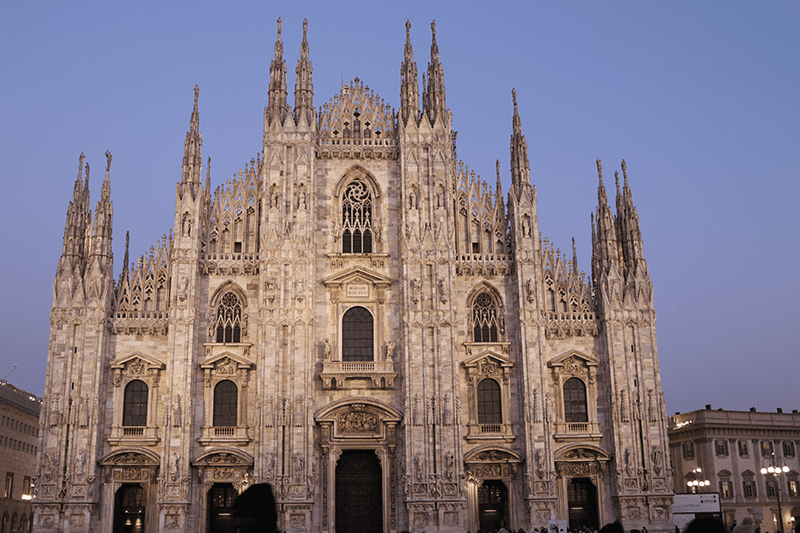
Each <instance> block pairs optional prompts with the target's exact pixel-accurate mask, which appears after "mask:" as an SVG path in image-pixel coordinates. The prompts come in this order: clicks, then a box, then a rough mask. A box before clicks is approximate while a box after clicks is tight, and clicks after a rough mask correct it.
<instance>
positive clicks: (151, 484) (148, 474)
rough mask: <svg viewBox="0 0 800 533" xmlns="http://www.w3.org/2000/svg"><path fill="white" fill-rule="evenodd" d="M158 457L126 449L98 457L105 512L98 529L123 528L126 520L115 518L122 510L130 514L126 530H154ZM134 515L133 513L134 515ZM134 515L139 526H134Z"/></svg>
mask: <svg viewBox="0 0 800 533" xmlns="http://www.w3.org/2000/svg"><path fill="white" fill-rule="evenodd" d="M160 463H161V458H160V457H159V456H158V455H156V454H155V453H153V452H151V451H150V450H144V449H139V448H126V449H122V450H119V451H117V452H113V453H110V454H108V455H106V456H105V457H103V458H102V459H101V460H100V465H101V466H102V467H103V469H104V471H105V472H104V476H105V479H108V480H110V481H111V482H110V483H103V489H102V490H103V495H102V501H103V502H104V504H103V505H104V507H105V510H106V512H104V513H103V516H104V518H103V521H102V524H101V526H102V527H101V529H102V530H103V531H114V532H115V533H116V532H117V531H123V530H124V529H125V528H124V525H125V521H124V520H123V522H122V523H121V524H119V523H117V520H118V519H119V517H120V516H121V515H119V514H118V511H119V512H121V513H123V514H124V510H125V509H128V510H129V511H134V512H132V513H128V514H129V515H130V516H131V517H132V521H131V524H130V525H131V526H133V528H131V529H128V531H131V532H133V531H137V532H140V533H146V532H150V531H156V530H157V527H158V512H157V504H156V499H157V492H158V477H157V476H158V469H159V465H160ZM134 515H135V516H134ZM136 518H138V519H139V521H140V522H139V526H138V528H137V527H136Z"/></svg>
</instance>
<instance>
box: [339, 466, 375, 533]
mask: <svg viewBox="0 0 800 533" xmlns="http://www.w3.org/2000/svg"><path fill="white" fill-rule="evenodd" d="M375 531H383V483H382V475H381V462H380V460H379V459H378V456H377V455H375V452H374V451H371V450H343V451H342V455H341V456H340V457H339V461H338V463H337V464H336V533H374V532H375Z"/></svg>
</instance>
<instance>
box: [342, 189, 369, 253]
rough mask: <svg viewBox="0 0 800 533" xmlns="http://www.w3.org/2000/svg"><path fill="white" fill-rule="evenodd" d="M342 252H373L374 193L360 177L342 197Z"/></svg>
mask: <svg viewBox="0 0 800 533" xmlns="http://www.w3.org/2000/svg"><path fill="white" fill-rule="evenodd" d="M342 253H345V254H370V253H372V195H371V194H370V192H369V188H368V187H367V185H366V184H365V183H364V182H362V181H361V180H358V179H356V180H353V182H352V183H350V184H349V185H348V186H347V188H346V189H345V191H344V195H343V197H342Z"/></svg>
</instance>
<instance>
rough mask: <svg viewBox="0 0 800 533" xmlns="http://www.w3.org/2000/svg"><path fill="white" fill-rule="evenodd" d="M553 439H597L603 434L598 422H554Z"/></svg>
mask: <svg viewBox="0 0 800 533" xmlns="http://www.w3.org/2000/svg"><path fill="white" fill-rule="evenodd" d="M555 429H556V431H555V435H554V437H555V439H556V440H557V441H565V440H566V441H569V440H597V441H599V440H600V438H601V437H602V436H603V434H602V433H601V432H600V424H599V423H598V422H556V428H555Z"/></svg>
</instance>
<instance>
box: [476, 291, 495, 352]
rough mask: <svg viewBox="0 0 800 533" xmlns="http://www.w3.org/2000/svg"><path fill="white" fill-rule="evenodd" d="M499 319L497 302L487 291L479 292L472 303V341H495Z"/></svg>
mask: <svg viewBox="0 0 800 533" xmlns="http://www.w3.org/2000/svg"><path fill="white" fill-rule="evenodd" d="M499 325H500V320H499V318H498V313H497V304H496V303H495V301H494V299H493V298H492V297H491V296H490V295H489V294H488V293H485V292H484V293H481V294H479V295H478V297H477V298H475V302H474V303H473V304H472V331H473V341H474V342H497V330H498V326H499Z"/></svg>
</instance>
